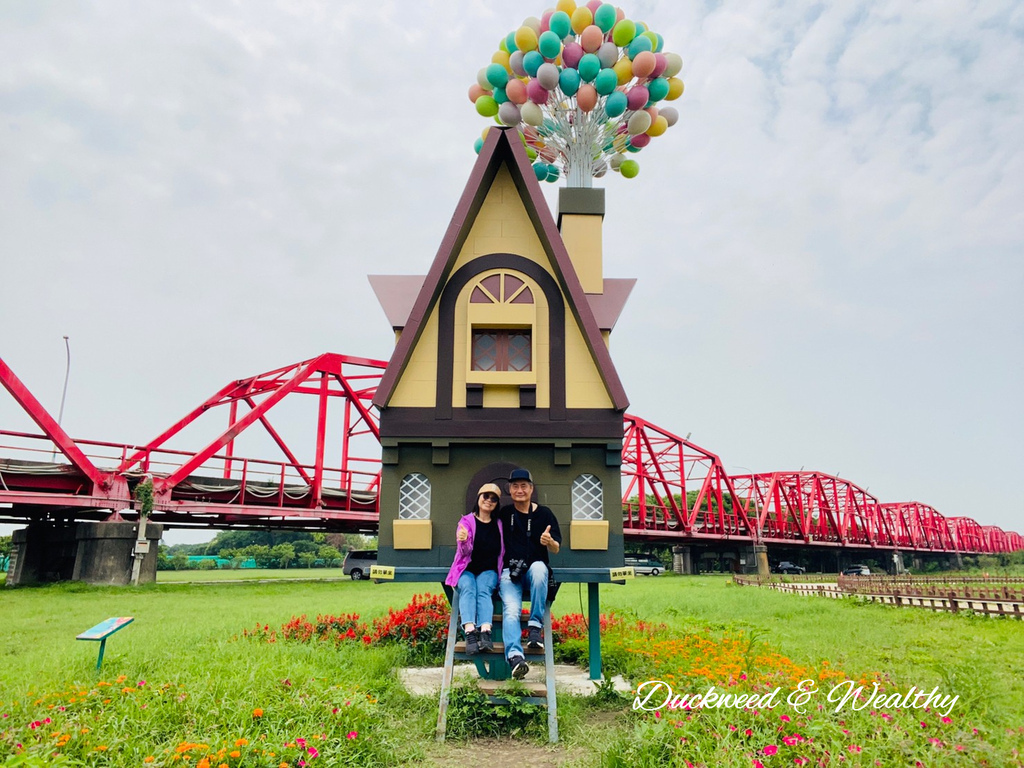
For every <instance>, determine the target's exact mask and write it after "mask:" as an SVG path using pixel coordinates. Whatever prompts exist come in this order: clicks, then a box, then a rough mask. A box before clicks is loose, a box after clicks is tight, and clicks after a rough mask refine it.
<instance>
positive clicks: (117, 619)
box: [75, 616, 135, 669]
mask: <svg viewBox="0 0 1024 768" xmlns="http://www.w3.org/2000/svg"><path fill="white" fill-rule="evenodd" d="M133 621H135V618H134V617H132V616H112V617H110V618H109V619H106V620H105V621H101V622H100V623H99V624H97V625H96V626H95V627H91V628H89V629H87V630H85V632H83V633H82V634H80V635H78V636H77V637H76V638H75V639H76V640H99V643H100V652H99V656H98V657H97V658H96V669H99V668H100V666H101V665H102V664H103V651H104V650H106V647H107V638H108V637H110V636H111V635H112V634H114V633H115V632H117V631H118V630H119V629H124V628H125V627H127V626H128V625H129V624H131V623H132V622H133Z"/></svg>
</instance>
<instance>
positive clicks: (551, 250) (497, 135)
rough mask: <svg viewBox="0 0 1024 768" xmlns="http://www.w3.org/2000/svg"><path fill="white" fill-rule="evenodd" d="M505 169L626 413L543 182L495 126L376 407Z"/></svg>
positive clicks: (518, 146)
mask: <svg viewBox="0 0 1024 768" xmlns="http://www.w3.org/2000/svg"><path fill="white" fill-rule="evenodd" d="M502 165H507V166H508V169H509V172H510V173H511V175H512V179H513V181H514V183H515V185H516V189H517V190H518V191H519V196H520V197H521V198H522V201H523V204H524V205H525V206H526V212H527V214H528V215H529V217H530V221H532V222H533V226H534V229H536V231H537V235H538V237H539V238H540V241H541V244H542V245H543V247H544V250H545V252H546V253H547V255H548V258H549V259H550V260H551V264H552V265H553V267H554V271H555V275H556V279H557V280H558V282H559V285H560V287H561V289H562V292H563V293H564V294H565V295H566V296H567V297H568V299H569V304H570V306H571V307H572V311H573V315H574V316H575V317H576V322H577V323H578V324H579V326H580V328H581V329H582V331H583V337H584V338H585V339H586V342H587V346H588V347H589V348H590V354H591V355H593V357H594V360H595V361H596V362H597V366H598V370H600V372H601V377H602V378H603V379H604V384H605V386H606V387H607V389H608V393H609V395H610V396H611V400H612V403H613V404H614V406H615V408H616V409H617V410H625V409H626V408H627V407H628V405H629V401H628V400H627V398H626V393H625V390H623V388H622V383H621V382H620V381H619V375H618V373H617V372H616V371H615V366H614V365H613V364H612V359H611V356H610V355H609V354H608V348H607V347H606V346H605V345H604V341H603V340H602V339H601V331H600V329H599V328H598V324H597V320H596V319H595V318H594V312H593V310H592V309H591V306H590V303H589V302H588V301H587V297H586V294H585V293H584V292H583V286H581V285H580V281H579V277H578V276H577V275H576V270H575V269H574V268H573V266H572V262H571V261H570V259H569V254H568V252H567V251H566V250H565V245H564V244H563V243H562V236H561V234H560V233H559V232H558V228H557V226H556V225H555V221H554V219H553V218H552V216H551V212H550V211H549V210H548V207H547V204H546V202H545V200H544V195H543V193H542V192H541V189H540V182H538V181H537V177H536V176H535V175H534V173H533V168H531V167H530V160H529V158H528V157H527V156H526V150H525V148H524V147H523V145H522V143H521V142H520V141H519V138H518V135H517V134H516V132H514V131H511V130H509V129H505V128H493V127H492V128H491V130H490V131H489V132H488V133H487V139H486V140H485V141H484V145H483V148H482V149H481V150H480V155H479V156H478V157H477V160H476V164H475V165H474V166H473V171H472V173H471V174H470V176H469V181H468V182H467V183H466V188H465V189H464V190H463V192H462V197H461V199H460V200H459V204H458V206H457V207H456V209H455V213H454V215H453V216H452V220H451V223H450V224H449V225H448V231H447V232H446V233H445V235H444V238H443V239H442V240H441V245H440V247H439V248H438V250H437V255H436V256H435V257H434V262H433V264H431V266H430V272H429V273H428V274H427V277H426V279H425V280H424V281H423V285H422V287H421V288H420V291H419V294H418V295H417V297H416V302H415V303H414V304H413V307H412V311H411V312H410V313H409V317H408V320H407V322H406V325H405V330H404V331H403V332H402V336H401V338H400V339H399V340H398V344H397V345H396V346H395V351H394V353H393V354H392V355H391V362H390V363H388V367H387V370H386V371H385V372H384V376H383V378H382V379H381V381H380V385H379V386H378V387H377V394H376V395H375V396H374V398H373V402H374V404H375V405H377V406H378V407H379V408H384V407H386V406H387V403H388V401H389V400H390V399H391V395H392V393H393V392H394V389H395V386H396V385H397V383H398V379H399V377H400V376H401V375H402V373H403V371H404V370H405V366H406V364H407V363H408V361H409V356H410V354H411V353H412V350H413V348H414V346H415V344H416V341H417V340H418V339H419V336H420V333H421V331H422V327H423V323H424V322H425V321H426V319H427V317H429V315H430V310H431V308H432V307H433V306H434V305H435V304H436V303H437V301H438V299H439V298H440V295H441V292H442V290H444V285H445V281H446V279H447V277H448V275H449V274H450V272H451V268H452V265H453V264H454V263H455V259H456V258H457V257H458V254H459V251H460V250H461V249H462V246H463V244H464V243H465V241H466V238H467V237H468V236H469V232H470V229H471V228H472V226H473V222H474V221H475V220H476V217H477V214H478V213H479V212H480V208H481V206H482V205H483V203H484V200H485V198H486V197H487V192H488V191H489V190H490V188H491V184H492V182H493V181H494V178H495V176H496V175H497V173H498V170H499V169H500V168H501V166H502ZM385 311H386V312H388V316H389V319H391V318H392V315H391V313H390V312H389V311H388V310H387V309H386V310H385Z"/></svg>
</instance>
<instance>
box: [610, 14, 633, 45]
mask: <svg viewBox="0 0 1024 768" xmlns="http://www.w3.org/2000/svg"><path fill="white" fill-rule="evenodd" d="M634 37H636V24H634V23H633V22H632V21H630V20H629V19H623V20H622V21H620V22H619V23H618V24H616V25H615V26H614V27H613V28H612V42H613V43H615V44H616V45H617V46H619V48H622V47H624V46H627V45H629V44H630V43H632V42H633V38H634Z"/></svg>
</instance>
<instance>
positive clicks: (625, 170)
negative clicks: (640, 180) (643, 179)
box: [619, 160, 640, 179]
mask: <svg viewBox="0 0 1024 768" xmlns="http://www.w3.org/2000/svg"><path fill="white" fill-rule="evenodd" d="M619 173H621V174H622V175H623V176H625V177H626V178H627V179H632V178H635V177H636V175H637V174H638V173H640V163H638V162H637V161H636V160H623V161H622V165H620V166H619Z"/></svg>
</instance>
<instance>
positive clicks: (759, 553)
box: [754, 544, 772, 576]
mask: <svg viewBox="0 0 1024 768" xmlns="http://www.w3.org/2000/svg"><path fill="white" fill-rule="evenodd" d="M754 559H755V560H756V561H757V575H758V576H771V573H772V570H771V566H770V565H769V564H768V547H766V546H765V545H764V544H755V545H754Z"/></svg>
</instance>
